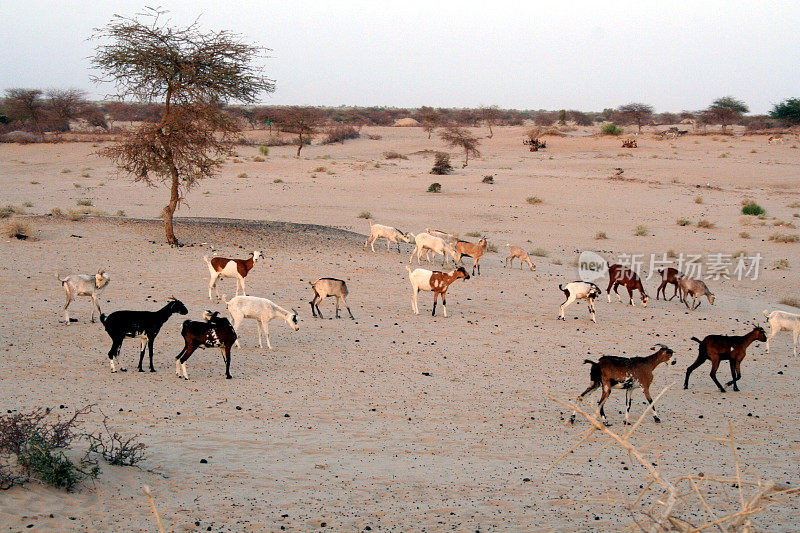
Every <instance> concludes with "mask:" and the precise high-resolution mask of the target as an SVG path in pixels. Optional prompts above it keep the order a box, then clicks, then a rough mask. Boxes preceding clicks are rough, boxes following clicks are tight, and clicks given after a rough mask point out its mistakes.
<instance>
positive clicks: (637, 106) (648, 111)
mask: <svg viewBox="0 0 800 533" xmlns="http://www.w3.org/2000/svg"><path fill="white" fill-rule="evenodd" d="M617 113H619V115H620V116H621V117H623V120H625V121H627V123H628V124H636V126H637V127H638V128H639V133H642V125H643V124H646V123H647V122H649V121H650V120H652V118H653V106H651V105H647V104H642V103H638V102H633V103H630V104H625V105H621V106H619V107H618V108H617Z"/></svg>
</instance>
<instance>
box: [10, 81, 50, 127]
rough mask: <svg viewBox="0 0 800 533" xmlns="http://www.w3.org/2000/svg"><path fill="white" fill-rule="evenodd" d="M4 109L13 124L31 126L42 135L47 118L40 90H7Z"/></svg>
mask: <svg viewBox="0 0 800 533" xmlns="http://www.w3.org/2000/svg"><path fill="white" fill-rule="evenodd" d="M3 107H4V108H5V112H6V114H7V115H8V118H9V120H10V121H11V122H14V121H19V122H20V123H22V124H30V125H31V126H32V127H33V129H34V130H35V131H36V133H38V134H39V135H41V134H42V129H43V126H44V122H45V120H46V118H47V109H46V105H45V101H44V100H42V91H40V90H39V89H19V88H16V89H7V90H6V97H5V99H4V101H3Z"/></svg>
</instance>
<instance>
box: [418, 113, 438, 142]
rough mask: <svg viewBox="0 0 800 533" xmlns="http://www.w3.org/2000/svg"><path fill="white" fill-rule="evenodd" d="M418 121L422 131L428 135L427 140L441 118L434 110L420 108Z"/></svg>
mask: <svg viewBox="0 0 800 533" xmlns="http://www.w3.org/2000/svg"><path fill="white" fill-rule="evenodd" d="M419 119H420V120H419V121H420V123H422V129H423V130H425V131H426V132H427V133H428V139H430V138H431V134H432V133H433V130H435V129H436V127H437V126H438V125H439V124H440V123H441V121H442V116H441V115H440V114H439V113H438V112H437V111H436V110H435V109H434V108H432V107H428V106H422V107H420V108H419Z"/></svg>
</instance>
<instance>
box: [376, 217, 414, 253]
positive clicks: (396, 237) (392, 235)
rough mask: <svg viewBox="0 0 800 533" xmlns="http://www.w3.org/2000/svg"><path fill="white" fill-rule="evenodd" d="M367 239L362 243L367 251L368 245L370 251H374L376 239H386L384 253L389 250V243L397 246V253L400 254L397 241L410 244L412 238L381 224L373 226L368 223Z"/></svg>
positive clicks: (408, 234)
mask: <svg viewBox="0 0 800 533" xmlns="http://www.w3.org/2000/svg"><path fill="white" fill-rule="evenodd" d="M369 232H370V233H369V237H367V240H366V241H364V249H365V250H366V249H367V244H369V245H370V248H372V251H373V252H374V251H375V241H376V240H378V239H386V251H387V252H388V251H390V250H391V243H395V244H396V245H397V253H400V243H399V242H397V241H403V242H411V239H413V238H414V236H413V235H412V234H410V233H405V234H404V233H403V232H402V231H400V230H398V229H397V228H393V227H392V226H384V225H383V224H373V223H372V221H371V220H370V221H369Z"/></svg>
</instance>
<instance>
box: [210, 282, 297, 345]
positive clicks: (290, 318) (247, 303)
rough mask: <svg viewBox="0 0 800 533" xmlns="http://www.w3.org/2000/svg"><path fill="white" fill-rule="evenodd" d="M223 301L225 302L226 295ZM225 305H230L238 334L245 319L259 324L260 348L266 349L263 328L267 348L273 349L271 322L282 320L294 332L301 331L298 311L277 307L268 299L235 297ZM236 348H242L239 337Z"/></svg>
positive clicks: (229, 308) (234, 328)
mask: <svg viewBox="0 0 800 533" xmlns="http://www.w3.org/2000/svg"><path fill="white" fill-rule="evenodd" d="M222 300H223V301H225V296H224V295H223V297H222ZM225 303H226V304H227V305H228V312H229V313H230V314H231V318H233V330H234V331H235V332H237V334H238V330H239V326H240V325H241V324H242V321H243V320H244V319H245V318H252V319H254V320H256V321H257V322H258V323H259V326H260V327H259V328H258V347H259V348H263V347H264V345H263V344H261V329H262V328H263V330H264V336H266V338H267V348H269V349H270V350H271V349H272V344H270V342H269V321H270V320H273V319H276V318H281V319H283V320H285V321H286V323H287V324H289V327H290V328H292V329H293V330H294V331H297V330H298V329H300V326H298V325H297V311H295V310H294V309H293V310H291V311H287V310H286V309H284V308H283V307H281V306H279V305H276V304H275V303H274V302H272V301H271V300H267V299H266V298H258V297H257V296H235V297H233V298H231V299H230V300H229V301H225ZM236 346H237V347H239V348H241V345H240V344H239V339H238V336H237V339H236Z"/></svg>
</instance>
